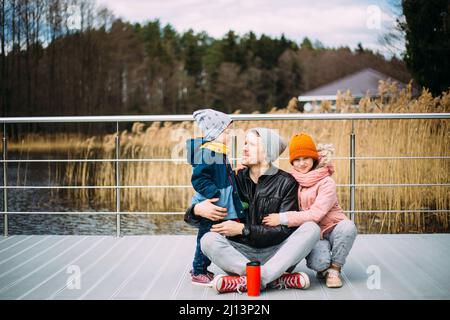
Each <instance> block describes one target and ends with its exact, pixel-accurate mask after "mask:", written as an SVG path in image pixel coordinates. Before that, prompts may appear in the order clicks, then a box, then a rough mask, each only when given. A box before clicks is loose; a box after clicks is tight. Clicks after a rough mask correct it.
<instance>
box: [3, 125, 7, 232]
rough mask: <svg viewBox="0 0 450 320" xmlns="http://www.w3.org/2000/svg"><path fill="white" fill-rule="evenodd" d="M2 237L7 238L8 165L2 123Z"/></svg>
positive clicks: (4, 129) (4, 130)
mask: <svg viewBox="0 0 450 320" xmlns="http://www.w3.org/2000/svg"><path fill="white" fill-rule="evenodd" d="M2 140H3V156H2V159H3V212H4V214H3V236H4V237H7V236H8V193H7V189H6V186H7V185H8V164H7V163H6V159H7V140H6V123H3V139H2Z"/></svg>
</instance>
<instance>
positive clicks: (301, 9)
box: [97, 0, 395, 53]
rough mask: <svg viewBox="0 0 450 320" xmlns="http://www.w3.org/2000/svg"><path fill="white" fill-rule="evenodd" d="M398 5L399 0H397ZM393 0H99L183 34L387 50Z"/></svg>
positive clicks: (127, 15)
mask: <svg viewBox="0 0 450 320" xmlns="http://www.w3.org/2000/svg"><path fill="white" fill-rule="evenodd" d="M394 1H395V0H394ZM391 2H392V0H380V1H367V0H330V1H320V0H317V1H306V0H97V4H99V5H103V6H106V7H107V8H109V9H110V10H111V11H112V12H113V13H114V15H115V16H116V17H122V18H123V19H124V20H126V21H130V22H141V23H142V22H145V21H148V20H154V19H159V20H160V21H161V24H162V25H163V26H164V25H165V24H167V23H170V24H171V25H172V26H174V27H175V29H176V30H177V31H178V32H183V31H186V30H189V29H191V28H192V29H193V30H194V31H196V32H200V31H206V32H207V33H208V34H209V35H211V36H213V37H215V38H221V37H223V36H224V34H225V33H226V32H228V31H229V30H234V31H235V32H237V33H238V34H240V35H243V34H245V33H247V32H249V31H253V32H255V33H256V34H257V35H261V34H262V33H264V34H267V35H270V36H272V37H279V36H281V34H282V33H284V34H285V36H286V37H287V38H288V39H291V40H293V41H296V42H297V43H299V42H301V40H302V39H303V38H304V37H305V36H307V37H309V38H310V39H311V40H312V41H314V40H320V41H321V42H322V43H323V44H324V45H325V46H327V47H338V46H349V47H350V48H352V49H353V48H355V47H356V46H357V44H358V42H361V43H362V45H363V47H366V48H371V49H374V50H379V51H381V52H383V53H385V50H384V49H383V47H382V46H381V45H380V43H379V37H380V36H381V35H383V34H384V33H386V32H387V30H388V29H389V28H390V27H392V25H393V23H394V21H395V17H394V12H395V8H393V7H392V5H391V4H390V3H391Z"/></svg>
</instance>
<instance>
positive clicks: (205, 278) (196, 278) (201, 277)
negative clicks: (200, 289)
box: [189, 270, 214, 287]
mask: <svg viewBox="0 0 450 320" xmlns="http://www.w3.org/2000/svg"><path fill="white" fill-rule="evenodd" d="M189 273H190V274H191V283H192V284H194V285H197V286H205V287H210V286H211V281H212V280H213V279H214V273H212V272H210V271H206V273H205V274H203V273H201V274H197V275H194V272H193V271H192V270H191V271H190V272H189Z"/></svg>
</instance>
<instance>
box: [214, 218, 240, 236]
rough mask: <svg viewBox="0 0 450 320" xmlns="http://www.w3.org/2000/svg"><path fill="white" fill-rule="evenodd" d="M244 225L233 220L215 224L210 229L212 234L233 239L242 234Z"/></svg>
mask: <svg viewBox="0 0 450 320" xmlns="http://www.w3.org/2000/svg"><path fill="white" fill-rule="evenodd" d="M243 229H244V224H243V223H240V222H236V221H233V220H228V221H225V222H222V223H218V224H215V225H213V226H212V227H211V231H212V232H217V233H219V234H221V235H223V236H225V237H233V236H237V235H240V234H242V230H243Z"/></svg>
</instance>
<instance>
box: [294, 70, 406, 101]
mask: <svg viewBox="0 0 450 320" xmlns="http://www.w3.org/2000/svg"><path fill="white" fill-rule="evenodd" d="M380 80H384V81H386V80H391V81H395V82H397V85H398V88H399V89H403V88H405V87H406V84H405V83H403V82H401V81H399V80H397V79H394V78H392V77H390V76H388V75H386V74H384V73H381V72H378V71H376V70H374V69H371V68H366V69H362V70H360V71H358V72H355V73H352V74H350V75H348V76H345V77H343V78H340V79H337V80H335V81H332V82H330V83H328V84H325V85H322V86H320V87H317V88H315V89H313V90H309V91H307V92H304V93H302V94H301V96H327V95H336V94H337V92H338V91H339V90H340V91H341V92H345V91H347V90H350V92H351V93H352V95H353V96H364V95H365V94H366V93H367V92H369V95H371V96H374V95H377V93H378V82H379V81H380Z"/></svg>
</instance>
